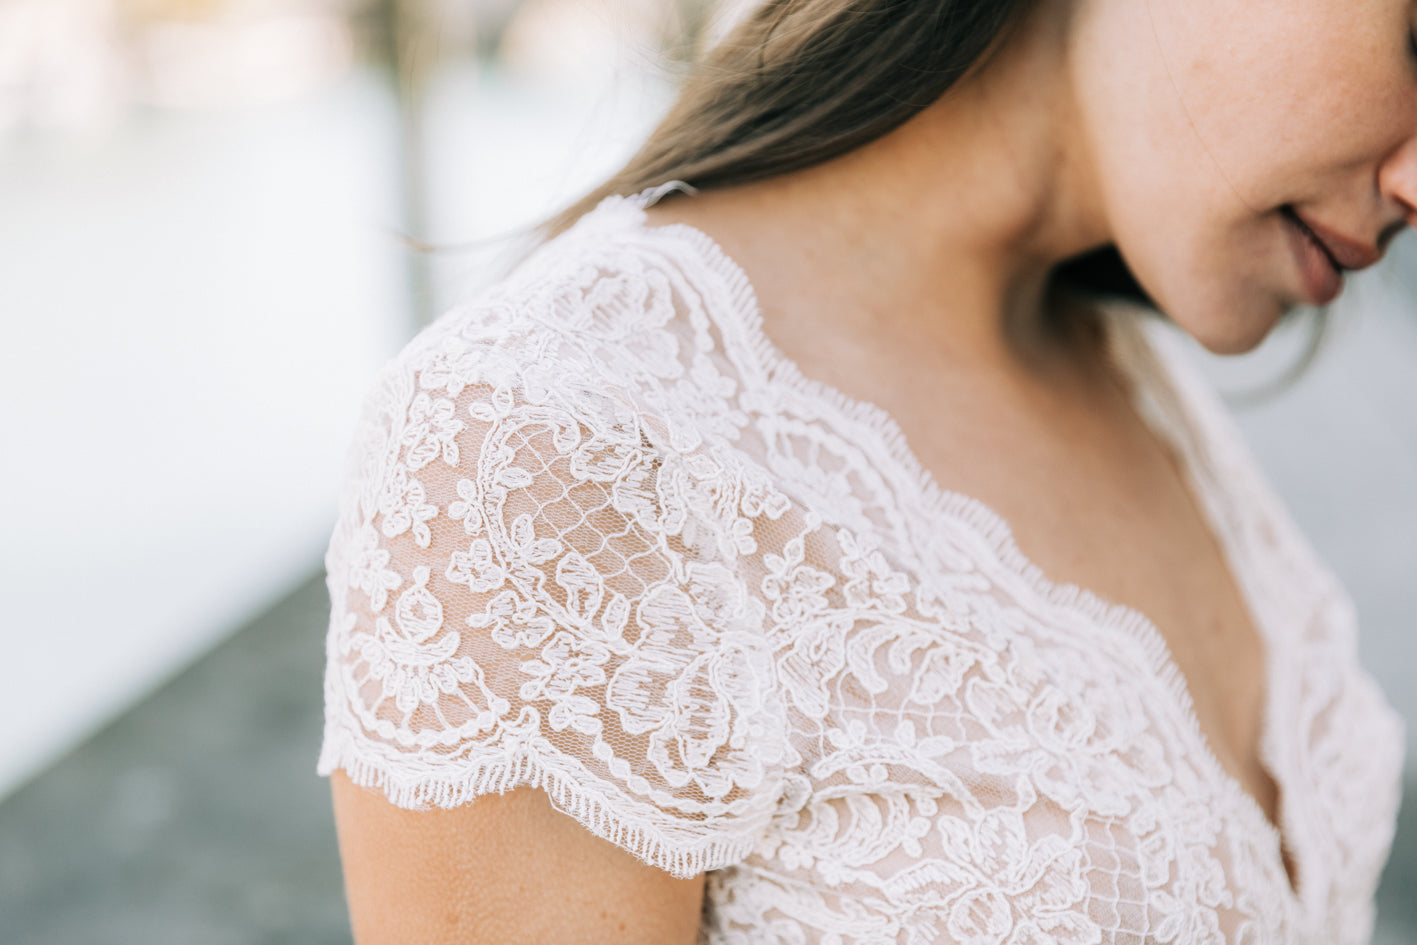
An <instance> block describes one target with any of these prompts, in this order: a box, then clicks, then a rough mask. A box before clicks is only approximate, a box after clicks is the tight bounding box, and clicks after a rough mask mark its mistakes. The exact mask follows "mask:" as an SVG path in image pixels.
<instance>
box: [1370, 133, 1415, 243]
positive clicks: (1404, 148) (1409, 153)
mask: <svg viewBox="0 0 1417 945" xmlns="http://www.w3.org/2000/svg"><path fill="white" fill-rule="evenodd" d="M1378 190H1379V191H1380V192H1381V193H1382V196H1383V200H1384V202H1385V203H1386V204H1388V209H1389V211H1390V213H1391V223H1390V225H1389V226H1386V227H1384V228H1383V235H1384V236H1385V237H1388V236H1390V235H1395V233H1396V231H1398V230H1400V229H1401V228H1402V227H1403V226H1417V134H1411V135H1409V136H1408V137H1407V139H1406V140H1405V141H1403V143H1402V144H1401V145H1399V146H1398V148H1397V149H1396V150H1395V151H1393V152H1392V153H1391V154H1389V155H1388V157H1387V160H1386V161H1384V162H1383V164H1382V166H1381V167H1380V168H1379V169H1378Z"/></svg>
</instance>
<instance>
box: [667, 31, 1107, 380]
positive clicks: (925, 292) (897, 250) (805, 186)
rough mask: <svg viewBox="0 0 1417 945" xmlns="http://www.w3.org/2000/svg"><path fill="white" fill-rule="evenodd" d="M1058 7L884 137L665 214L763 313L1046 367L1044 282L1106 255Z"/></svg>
mask: <svg viewBox="0 0 1417 945" xmlns="http://www.w3.org/2000/svg"><path fill="white" fill-rule="evenodd" d="M1055 6H1057V7H1061V6H1066V5H1063V4H1058V5H1050V4H1041V5H1040V8H1039V12H1038V15H1037V16H1034V17H1032V18H1030V19H1029V20H1028V21H1026V22H1025V23H1024V24H1021V25H1020V28H1019V30H1018V31H1017V32H1016V33H1015V34H1014V35H1013V36H1012V37H1011V39H1010V40H1009V42H1008V43H1007V44H1006V45H1004V46H1003V47H1002V48H1001V49H1000V50H999V51H998V53H997V54H996V55H995V56H994V57H993V58H992V59H991V60H990V61H989V62H988V63H987V65H986V66H984V67H983V68H982V69H981V70H979V71H978V72H977V73H975V74H974V75H972V76H971V77H969V78H967V79H966V80H964V81H962V82H961V83H959V84H958V85H956V87H955V88H954V89H952V90H951V91H950V92H949V93H948V94H946V95H945V96H943V97H942V98H941V99H940V100H939V101H938V102H936V103H934V104H933V105H931V106H930V107H929V108H927V109H926V110H925V111H923V112H922V113H920V114H919V115H918V116H916V117H915V118H914V119H912V120H911V121H909V122H907V123H906V124H905V125H903V126H901V127H900V128H898V129H896V130H895V131H893V132H891V133H889V134H887V135H885V136H884V137H882V138H880V139H878V140H876V141H874V142H871V143H869V144H867V145H864V146H862V147H860V148H858V149H856V150H854V151H852V152H850V153H848V154H847V155H845V156H843V157H840V158H837V159H835V160H832V161H829V162H827V163H825V164H821V165H817V166H814V167H811V168H808V169H805V170H802V171H798V172H794V173H791V174H786V175H782V176H779V177H775V178H772V179H769V180H766V181H761V182H756V183H752V184H746V185H741V186H736V187H732V188H726V189H723V190H721V191H708V192H705V193H704V194H702V195H700V196H699V197H696V198H694V199H692V200H674V201H670V202H669V203H670V206H669V207H668V208H666V209H665V210H664V211H663V213H664V214H665V215H666V216H670V217H673V218H677V219H682V220H684V221H685V222H689V223H691V224H694V225H697V226H700V227H701V228H702V229H704V230H706V231H708V232H709V233H710V235H712V236H714V237H715V238H717V239H718V240H719V241H720V242H721V243H723V244H724V246H725V249H726V250H727V251H728V252H729V254H730V255H732V256H735V258H740V259H743V260H751V261H752V263H753V265H752V266H751V267H750V271H749V273H748V274H749V276H750V278H751V279H752V280H753V283H754V285H755V287H756V288H757V290H758V294H759V297H760V301H761V302H762V303H763V307H764V309H765V311H766V310H772V311H773V312H777V313H782V315H781V317H784V318H790V317H791V314H790V313H792V312H798V313H802V314H801V317H805V318H810V319H811V320H812V322H813V323H814V326H813V330H815V331H818V332H820V331H831V332H836V333H840V334H842V335H843V337H844V338H845V339H850V338H853V337H854V338H858V339H860V340H861V342H862V343H870V344H872V345H875V346H882V345H884V346H890V345H898V346H901V350H902V351H910V352H911V353H912V354H913V355H919V354H920V353H921V351H922V346H926V347H928V348H931V349H936V350H937V352H938V353H939V354H941V355H956V356H961V357H963V358H966V359H968V360H970V361H973V362H975V363H978V361H979V359H981V358H985V359H994V358H997V359H1000V361H1001V363H1003V362H1006V361H1012V362H1014V363H1015V364H1017V363H1021V362H1037V361H1040V360H1046V359H1047V358H1049V357H1050V356H1051V355H1052V354H1053V353H1055V349H1057V348H1058V347H1059V345H1058V342H1059V340H1060V339H1059V336H1058V332H1057V330H1056V323H1055V320H1054V319H1052V318H1050V317H1049V311H1048V309H1049V305H1050V298H1049V295H1048V276H1049V273H1050V271H1051V270H1052V268H1053V267H1054V266H1055V265H1056V264H1057V263H1058V262H1059V261H1061V260H1063V259H1065V258H1067V257H1069V256H1072V255H1075V254H1077V253H1080V252H1083V251H1085V250H1088V249H1090V248H1093V247H1095V246H1099V245H1102V244H1103V243H1105V242H1107V237H1106V233H1105V231H1104V229H1103V227H1102V226H1100V225H1099V223H1098V220H1099V218H1100V214H1099V213H1097V208H1096V201H1095V199H1094V196H1093V195H1094V194H1095V192H1096V190H1095V188H1094V187H1093V185H1092V181H1091V180H1090V177H1089V161H1088V156H1087V155H1086V154H1084V153H1079V152H1080V144H1079V143H1080V142H1081V141H1082V140H1083V136H1082V135H1081V134H1079V133H1078V132H1079V130H1080V129H1079V128H1078V123H1077V122H1076V121H1075V120H1074V117H1073V116H1074V115H1075V114H1076V110H1075V109H1074V108H1073V107H1072V102H1071V98H1070V91H1069V84H1070V83H1069V82H1068V69H1067V59H1066V55H1065V48H1066V47H1065V43H1064V42H1063V37H1064V36H1065V35H1066V29H1065V26H1066V24H1065V23H1063V22H1059V17H1058V16H1056V15H1051V14H1050V13H1049V12H1048V10H1051V9H1052V8H1053V7H1055ZM784 330H791V327H790V326H788V327H787V328H786V329H784Z"/></svg>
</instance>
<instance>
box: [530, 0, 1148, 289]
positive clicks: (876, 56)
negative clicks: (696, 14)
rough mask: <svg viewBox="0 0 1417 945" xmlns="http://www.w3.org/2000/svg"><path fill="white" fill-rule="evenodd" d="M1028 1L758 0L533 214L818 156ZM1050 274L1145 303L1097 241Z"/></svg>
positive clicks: (883, 118)
mask: <svg viewBox="0 0 1417 945" xmlns="http://www.w3.org/2000/svg"><path fill="white" fill-rule="evenodd" d="M1034 2H1035V0H763V2H761V3H760V4H759V5H758V6H757V7H756V8H755V9H754V10H753V11H752V12H751V13H750V14H749V15H748V16H747V17H746V18H744V19H743V20H742V21H741V22H740V23H739V24H738V25H737V27H736V28H734V29H733V30H732V31H731V32H730V33H729V34H728V36H727V37H726V38H725V39H724V40H722V41H721V42H719V43H718V44H716V45H715V46H713V47H712V48H711V49H709V51H708V53H707V54H706V55H705V56H704V57H702V58H701V59H700V60H699V61H698V62H697V63H696V64H695V65H694V66H693V67H692V68H691V70H690V72H689V74H688V76H687V78H686V79H685V81H684V82H683V84H682V86H681V89H680V92H679V96H678V98H677V99H676V100H675V102H674V104H673V106H672V107H671V108H670V110H669V113H668V114H667V115H666V116H665V117H664V119H663V120H662V121H661V122H660V124H659V126H658V127H656V128H655V129H654V131H653V132H652V133H651V134H650V135H649V138H648V139H647V140H646V141H645V143H644V144H643V146H641V148H640V149H639V151H638V152H637V153H636V154H635V155H634V156H633V157H631V158H630V160H629V162H628V163H626V164H625V166H624V167H622V168H621V169H620V170H619V171H618V172H617V173H615V174H614V175H613V176H611V177H610V179H609V180H606V181H605V182H604V183H602V184H601V185H600V186H599V187H596V188H595V189H594V190H592V191H591V192H590V193H588V194H586V195H585V196H584V197H582V198H580V199H579V200H577V201H576V202H575V203H573V204H572V205H571V206H569V207H567V208H566V209H565V210H563V211H561V212H560V213H558V214H557V215H555V216H554V217H552V218H551V219H549V220H547V221H546V222H545V223H543V224H542V225H541V226H540V227H539V228H538V232H539V235H540V236H541V237H542V238H543V239H546V238H550V237H552V236H554V235H556V234H557V233H560V232H561V231H562V230H564V229H566V228H567V227H569V226H570V225H571V224H572V223H574V222H575V221H576V220H577V219H578V218H580V216H581V215H582V214H584V213H585V212H586V211H588V210H590V209H592V208H593V207H595V205H596V204H598V203H599V202H600V201H601V200H603V199H604V198H606V197H608V196H610V195H612V194H621V195H629V194H635V193H639V192H640V191H643V190H645V189H647V188H650V187H654V186H657V185H659V184H663V183H666V182H668V181H671V180H681V181H684V182H686V183H688V184H691V185H692V186H693V187H695V188H697V189H698V190H707V189H711V188H716V187H728V186H731V185H734V184H743V183H748V182H749V181H754V180H761V179H763V178H767V177H773V176H775V175H778V174H784V173H787V172H789V171H794V170H800V169H802V168H805V167H809V166H811V165H814V164H819V163H822V162H825V161H828V160H830V159H832V158H834V157H838V156H840V155H842V154H845V153H846V152H848V151H850V150H852V149H853V148H856V147H858V146H860V145H863V144H865V143H867V142H869V141H872V140H874V139H876V138H879V137H881V136H883V135H885V134H886V133H887V132H889V131H891V130H893V129H895V128H897V127H899V126H900V125H902V124H904V123H905V122H906V121H908V120H909V119H910V118H912V117H914V116H915V115H917V114H919V113H920V112H921V111H923V110H924V109H925V108H927V107H928V106H929V105H930V104H931V103H932V102H934V101H935V100H936V99H938V98H939V97H940V96H941V95H942V94H944V93H945V92H946V91H947V90H948V89H949V88H950V87H951V86H952V85H954V84H955V83H956V82H958V81H959V80H960V78H961V77H962V76H964V75H966V74H967V73H969V72H970V71H971V70H973V69H975V68H977V67H978V66H980V65H981V64H982V63H984V62H985V61H986V60H987V58H988V55H989V53H990V52H991V51H992V50H994V49H996V48H997V47H998V46H999V45H1000V43H1001V41H1002V40H1003V39H1004V38H1005V37H1006V35H1007V33H1008V30H1009V28H1010V27H1011V26H1013V25H1014V24H1015V23H1017V22H1018V20H1019V19H1021V18H1022V16H1023V15H1024V14H1026V13H1027V12H1028V10H1029V9H1030V8H1031V7H1032V5H1033V3H1034ZM1055 278H1056V279H1058V280H1059V281H1061V282H1064V283H1067V284H1071V285H1074V286H1077V287H1080V288H1083V289H1086V290H1090V291H1097V292H1102V293H1106V294H1114V295H1121V296H1125V297H1128V298H1132V299H1134V300H1136V301H1140V302H1143V303H1146V304H1148V305H1149V304H1150V300H1149V299H1148V298H1147V296H1146V293H1145V292H1144V291H1143V290H1142V289H1141V287H1140V286H1139V285H1138V284H1137V282H1136V280H1135V279H1134V278H1133V277H1132V274H1131V271H1130V270H1129V269H1128V268H1127V266H1126V264H1125V263H1124V262H1123V261H1122V258H1121V256H1120V255H1119V254H1118V253H1117V251H1116V250H1115V249H1114V248H1112V247H1105V248H1103V249H1101V250H1098V251H1096V252H1093V253H1090V254H1088V255H1086V256H1084V257H1080V258H1078V259H1076V260H1070V261H1068V262H1066V263H1064V264H1063V265H1061V266H1059V267H1058V269H1057V271H1056V273H1055Z"/></svg>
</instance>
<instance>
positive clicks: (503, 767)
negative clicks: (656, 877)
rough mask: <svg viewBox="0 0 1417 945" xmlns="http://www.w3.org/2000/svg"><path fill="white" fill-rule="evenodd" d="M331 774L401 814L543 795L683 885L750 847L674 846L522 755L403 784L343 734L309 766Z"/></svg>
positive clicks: (720, 843) (717, 843)
mask: <svg viewBox="0 0 1417 945" xmlns="http://www.w3.org/2000/svg"><path fill="white" fill-rule="evenodd" d="M335 771H344V772H345V774H346V775H348V777H349V779H350V780H351V781H352V782H354V783H355V784H356V785H358V786H359V787H361V788H366V789H370V790H375V791H378V792H379V793H381V794H382V795H383V796H384V798H385V799H386V800H388V801H389V803H391V804H393V805H394V806H395V807H400V808H403V809H405V810H427V809H429V806H430V805H431V807H437V808H442V809H444V810H450V809H452V808H455V807H459V806H462V805H464V804H467V803H469V802H471V801H472V800H473V799H474V798H478V797H482V796H485V795H488V794H505V793H506V792H508V791H511V790H513V789H515V788H519V787H532V788H537V789H539V790H541V791H544V792H545V793H546V795H547V796H548V797H549V798H550V799H551V803H552V806H554V807H555V808H556V809H557V810H559V811H561V813H563V814H566V815H567V816H569V817H571V818H572V819H574V820H575V821H576V822H577V823H579V824H580V825H581V826H582V827H585V828H586V829H587V830H589V831H590V832H591V833H592V834H594V835H595V836H597V837H599V838H600V839H602V840H605V841H608V842H610V843H612V844H614V845H615V846H617V847H619V848H621V849H622V850H625V851H626V852H628V853H630V854H632V855H633V856H634V857H635V858H636V859H639V860H641V861H642V862H644V863H647V864H648V865H650V866H653V867H655V868H656V869H661V870H664V871H665V872H667V873H670V874H671V875H673V876H675V877H676V878H678V879H689V878H691V877H694V876H696V875H698V874H699V873H704V872H707V871H709V870H714V869H720V868H722V867H724V866H726V865H728V864H730V863H733V862H736V861H738V860H741V859H743V858H744V857H746V856H747V855H748V853H749V852H751V851H752V849H753V846H754V844H755V843H756V839H755V838H753V837H746V838H742V839H738V840H733V841H726V840H714V841H712V842H710V843H706V844H701V845H694V846H689V847H680V846H676V845H675V844H674V843H673V842H672V841H670V840H668V839H666V838H665V837H664V836H663V834H661V833H660V832H659V831H657V830H655V829H654V828H653V827H650V826H648V825H645V824H637V823H633V822H631V821H630V820H628V819H627V818H625V817H623V816H621V815H620V814H618V813H617V812H616V811H615V810H614V809H613V808H612V807H610V806H609V805H608V804H607V803H606V802H605V800H604V799H602V798H600V797H597V796H596V795H595V794H593V793H591V792H589V791H586V790H584V789H582V788H581V787H580V785H578V784H576V783H575V782H574V781H573V780H571V779H569V778H567V777H566V776H565V775H563V774H561V773H560V772H558V771H555V770H553V769H551V768H549V767H547V766H546V765H545V764H544V763H542V762H541V761H540V760H539V759H537V758H536V757H535V756H533V755H529V754H522V755H517V756H513V757H511V758H499V759H496V760H490V761H469V762H468V763H467V764H466V765H464V766H462V767H460V768H459V769H458V770H456V771H452V772H446V773H439V774H423V775H420V776H417V777H414V778H412V779H404V778H401V777H399V775H398V773H397V772H396V771H394V770H393V769H392V768H391V766H390V765H388V764H387V763H384V762H382V761H377V760H373V759H370V758H368V757H367V756H365V755H363V754H362V753H361V752H360V751H359V749H358V747H357V746H356V745H355V744H353V741H352V740H351V739H350V738H349V736H348V735H347V734H346V735H343V736H341V737H339V738H337V739H334V740H333V741H332V742H329V743H327V745H326V747H325V749H324V750H323V751H322V752H321V753H320V760H319V762H318V764H317V766H316V772H317V773H318V774H319V775H320V776H322V777H328V776H330V775H331V774H333V773H334V772H335Z"/></svg>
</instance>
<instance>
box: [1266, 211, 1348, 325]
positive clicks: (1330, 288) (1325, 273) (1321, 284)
mask: <svg viewBox="0 0 1417 945" xmlns="http://www.w3.org/2000/svg"><path fill="white" fill-rule="evenodd" d="M1280 217H1281V218H1282V219H1283V220H1284V232H1285V234H1286V235H1287V236H1288V237H1289V248H1290V250H1292V251H1293V253H1294V261H1295V262H1296V263H1297V264H1298V266H1299V280H1300V281H1301V282H1302V283H1303V285H1304V295H1305V297H1306V298H1307V299H1308V300H1309V303H1310V304H1311V305H1327V304H1328V303H1330V302H1332V301H1333V300H1334V299H1336V298H1338V293H1339V292H1341V291H1342V290H1343V272H1342V270H1340V269H1339V268H1338V263H1336V262H1334V260H1333V258H1332V257H1331V256H1329V254H1328V250H1326V249H1325V248H1324V246H1323V244H1322V243H1320V242H1319V240H1318V237H1316V236H1315V235H1314V233H1313V231H1312V230H1310V229H1309V228H1308V227H1307V226H1305V225H1304V224H1303V222H1302V221H1300V219H1299V217H1298V214H1296V213H1294V212H1293V211H1292V210H1287V209H1286V211H1285V212H1283V213H1281V214H1280Z"/></svg>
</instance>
